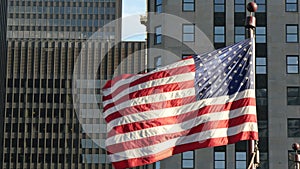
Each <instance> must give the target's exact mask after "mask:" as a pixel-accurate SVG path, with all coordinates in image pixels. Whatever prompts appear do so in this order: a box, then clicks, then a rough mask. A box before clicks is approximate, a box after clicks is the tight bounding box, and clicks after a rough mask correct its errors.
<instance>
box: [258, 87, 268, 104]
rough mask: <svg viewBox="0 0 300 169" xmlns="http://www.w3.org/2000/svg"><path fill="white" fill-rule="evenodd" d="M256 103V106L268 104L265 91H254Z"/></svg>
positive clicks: (264, 89) (263, 89)
mask: <svg viewBox="0 0 300 169" xmlns="http://www.w3.org/2000/svg"><path fill="white" fill-rule="evenodd" d="M256 103H257V105H258V106H265V105H267V104H268V99H267V89H266V88H262V89H256Z"/></svg>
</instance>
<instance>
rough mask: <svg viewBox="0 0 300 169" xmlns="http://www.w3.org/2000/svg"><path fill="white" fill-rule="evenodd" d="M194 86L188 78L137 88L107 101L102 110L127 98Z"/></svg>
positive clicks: (192, 81)
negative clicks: (111, 100) (112, 100)
mask: <svg viewBox="0 0 300 169" xmlns="http://www.w3.org/2000/svg"><path fill="white" fill-rule="evenodd" d="M192 87H194V80H189V81H185V82H178V83H171V84H165V85H160V86H154V87H150V88H146V89H142V90H138V91H135V92H132V93H130V94H128V95H125V96H123V97H121V98H120V99H119V100H117V101H114V102H112V103H109V104H107V105H105V106H104V108H103V110H104V111H106V110H108V109H109V108H112V107H114V106H117V105H118V104H120V103H123V102H125V101H127V100H131V99H135V98H139V97H144V96H149V95H152V94H159V93H164V92H172V91H177V90H183V89H188V88H192ZM107 97H113V95H109V96H107Z"/></svg>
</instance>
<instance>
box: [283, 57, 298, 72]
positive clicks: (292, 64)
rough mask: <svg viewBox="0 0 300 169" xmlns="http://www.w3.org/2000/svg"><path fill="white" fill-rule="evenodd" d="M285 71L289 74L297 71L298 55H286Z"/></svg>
mask: <svg viewBox="0 0 300 169" xmlns="http://www.w3.org/2000/svg"><path fill="white" fill-rule="evenodd" d="M286 72H287V73H290V74H297V73H299V56H297V55H288V56H286Z"/></svg>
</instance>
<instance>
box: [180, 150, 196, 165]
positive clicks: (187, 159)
mask: <svg viewBox="0 0 300 169" xmlns="http://www.w3.org/2000/svg"><path fill="white" fill-rule="evenodd" d="M181 157H182V158H181V159H182V160H181V165H182V169H187V168H194V151H187V152H184V153H182V155H181Z"/></svg>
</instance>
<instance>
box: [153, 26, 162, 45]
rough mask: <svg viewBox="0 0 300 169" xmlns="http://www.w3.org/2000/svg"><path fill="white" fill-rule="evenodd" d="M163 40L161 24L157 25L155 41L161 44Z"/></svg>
mask: <svg viewBox="0 0 300 169" xmlns="http://www.w3.org/2000/svg"><path fill="white" fill-rule="evenodd" d="M161 40H162V35H161V26H157V27H155V37H154V43H155V44H161Z"/></svg>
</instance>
